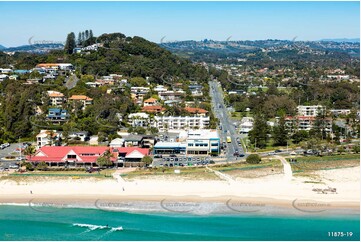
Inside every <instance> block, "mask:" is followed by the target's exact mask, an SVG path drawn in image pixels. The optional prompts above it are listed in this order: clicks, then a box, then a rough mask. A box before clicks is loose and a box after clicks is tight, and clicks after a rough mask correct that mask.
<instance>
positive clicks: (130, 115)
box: [128, 113, 149, 118]
mask: <svg viewBox="0 0 361 242" xmlns="http://www.w3.org/2000/svg"><path fill="white" fill-rule="evenodd" d="M133 117H138V118H149V114H146V113H131V114H129V115H128V118H133Z"/></svg>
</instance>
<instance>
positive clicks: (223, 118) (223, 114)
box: [209, 80, 245, 161]
mask: <svg viewBox="0 0 361 242" xmlns="http://www.w3.org/2000/svg"><path fill="white" fill-rule="evenodd" d="M209 86H210V92H211V93H210V95H211V97H212V107H213V112H214V114H215V115H216V116H217V118H218V119H219V121H220V126H222V130H219V131H220V138H221V139H222V140H223V141H226V137H227V136H230V137H231V143H227V153H226V156H227V160H229V161H230V160H235V157H234V156H233V154H234V152H235V151H236V150H238V152H239V154H243V155H245V152H244V150H243V147H242V145H238V141H237V138H238V139H239V138H240V135H239V134H238V133H237V131H236V129H235V126H234V124H233V123H232V122H231V119H230V118H229V116H228V111H227V108H226V106H225V105H224V99H223V92H222V91H221V88H220V87H219V84H218V82H217V81H215V80H214V81H210V82H209Z"/></svg>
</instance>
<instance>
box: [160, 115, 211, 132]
mask: <svg viewBox="0 0 361 242" xmlns="http://www.w3.org/2000/svg"><path fill="white" fill-rule="evenodd" d="M154 120H155V122H154V123H153V126H154V127H155V128H157V129H158V130H159V131H160V132H164V131H166V130H171V129H179V130H189V129H205V128H208V127H209V121H210V118H209V117H206V116H204V117H203V116H198V117H190V116H178V117H175V116H155V117H154Z"/></svg>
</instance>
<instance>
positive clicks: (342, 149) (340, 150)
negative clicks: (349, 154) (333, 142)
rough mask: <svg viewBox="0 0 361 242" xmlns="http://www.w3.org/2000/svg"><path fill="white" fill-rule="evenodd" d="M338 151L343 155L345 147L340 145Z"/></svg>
mask: <svg viewBox="0 0 361 242" xmlns="http://www.w3.org/2000/svg"><path fill="white" fill-rule="evenodd" d="M337 151H338V153H339V154H340V155H341V154H342V153H344V152H345V147H343V146H340V147H338V149H337Z"/></svg>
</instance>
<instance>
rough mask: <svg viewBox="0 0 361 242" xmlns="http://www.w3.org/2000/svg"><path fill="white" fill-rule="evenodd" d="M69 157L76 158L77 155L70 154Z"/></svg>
mask: <svg viewBox="0 0 361 242" xmlns="http://www.w3.org/2000/svg"><path fill="white" fill-rule="evenodd" d="M68 159H76V155H68Z"/></svg>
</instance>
